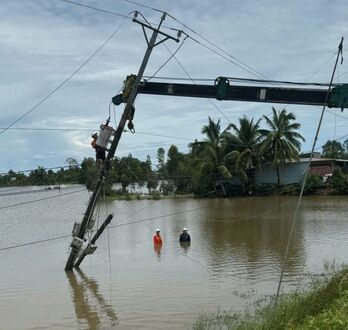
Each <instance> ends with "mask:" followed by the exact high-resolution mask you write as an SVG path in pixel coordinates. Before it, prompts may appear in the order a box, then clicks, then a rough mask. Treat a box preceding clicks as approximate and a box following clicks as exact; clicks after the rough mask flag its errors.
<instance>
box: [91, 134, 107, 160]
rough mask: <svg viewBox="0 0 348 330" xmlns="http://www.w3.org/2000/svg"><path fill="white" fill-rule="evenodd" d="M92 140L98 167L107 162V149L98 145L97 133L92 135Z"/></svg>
mask: <svg viewBox="0 0 348 330" xmlns="http://www.w3.org/2000/svg"><path fill="white" fill-rule="evenodd" d="M92 138H93V140H92V142H91V146H92V148H93V149H95V160H96V162H97V165H100V163H102V162H103V161H104V160H105V149H104V148H103V147H100V146H98V145H97V139H98V134H97V133H94V134H93V135H92Z"/></svg>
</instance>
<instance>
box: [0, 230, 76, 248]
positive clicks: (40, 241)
mask: <svg viewBox="0 0 348 330" xmlns="http://www.w3.org/2000/svg"><path fill="white" fill-rule="evenodd" d="M70 236H71V234H70V235H63V236H58V237H52V238H47V239H42V240H39V241H34V242H28V243H23V244H16V245H11V246H7V247H3V248H0V251H5V250H11V249H16V248H19V247H23V246H28V245H34V244H39V243H43V242H50V241H56V240H58V239H62V238H67V237H70Z"/></svg>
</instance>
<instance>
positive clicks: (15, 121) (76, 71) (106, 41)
mask: <svg viewBox="0 0 348 330" xmlns="http://www.w3.org/2000/svg"><path fill="white" fill-rule="evenodd" d="M62 1H68V0H62ZM69 2H70V1H69ZM124 22H125V18H124V19H123V20H122V21H121V23H120V24H119V26H118V27H117V28H116V30H114V32H112V34H111V35H110V36H109V37H108V38H107V39H106V40H105V41H104V42H103V43H102V44H101V45H100V46H99V47H98V48H97V50H95V51H94V52H93V53H92V54H91V55H90V56H89V57H88V58H87V59H86V60H85V61H84V62H83V63H82V64H81V65H80V66H79V67H78V68H77V69H76V70H75V71H74V72H72V73H71V74H70V75H69V76H68V77H67V78H66V79H64V80H63V81H62V82H61V83H60V84H58V86H56V87H55V88H54V89H53V90H52V91H51V92H49V93H48V94H47V95H46V96H45V97H44V98H42V99H41V100H40V101H39V102H38V103H36V104H35V105H34V106H33V107H32V108H30V109H29V110H28V111H26V112H25V113H24V114H23V115H21V116H20V117H18V118H17V119H16V120H14V121H13V122H12V123H11V124H9V125H8V126H7V127H6V128H4V129H3V130H2V131H1V132H0V135H1V134H3V133H4V132H6V131H7V130H8V129H9V128H11V127H12V126H13V125H15V124H16V123H17V122H19V121H20V120H21V119H23V118H24V117H26V116H27V115H29V114H30V113H31V112H33V111H34V110H35V109H37V108H38V107H39V106H40V105H41V104H42V103H44V102H45V101H46V100H47V99H48V98H50V97H51V96H52V95H53V94H54V93H55V92H57V91H58V90H59V89H60V88H61V87H63V86H64V85H65V84H66V83H67V82H68V81H69V80H71V79H72V78H73V77H74V76H75V75H76V74H77V73H78V72H79V71H80V70H81V69H82V68H83V67H84V66H85V65H87V64H88V63H89V62H90V61H91V60H92V59H93V58H94V57H95V56H96V55H97V54H98V53H99V52H100V51H101V50H102V49H103V48H104V47H105V46H106V44H107V43H108V42H109V41H110V40H111V39H112V38H113V37H114V36H115V34H116V33H117V32H118V31H119V30H120V29H121V27H122V25H123V23H124Z"/></svg>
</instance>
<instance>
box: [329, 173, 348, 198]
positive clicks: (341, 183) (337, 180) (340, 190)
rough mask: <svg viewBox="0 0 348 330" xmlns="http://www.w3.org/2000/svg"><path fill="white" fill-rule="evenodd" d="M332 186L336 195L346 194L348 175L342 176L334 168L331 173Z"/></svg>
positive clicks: (347, 192) (347, 190)
mask: <svg viewBox="0 0 348 330" xmlns="http://www.w3.org/2000/svg"><path fill="white" fill-rule="evenodd" d="M332 186H333V187H334V188H335V192H336V193H337V194H340V195H346V194H348V175H346V174H343V172H342V170H341V168H339V167H336V168H335V169H334V171H333V173H332Z"/></svg>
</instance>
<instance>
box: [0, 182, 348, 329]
mask: <svg viewBox="0 0 348 330" xmlns="http://www.w3.org/2000/svg"><path fill="white" fill-rule="evenodd" d="M27 189H28V188H26V189H25V190H27ZM40 189H42V188H40V187H37V188H30V190H31V191H33V192H32V193H29V194H28V193H25V194H21V191H22V190H23V189H17V190H16V188H8V189H1V190H0V208H1V213H0V223H1V225H2V230H1V232H2V234H3V235H2V240H1V243H0V249H1V250H0V254H1V260H2V264H1V273H0V291H1V292H0V294H1V299H0V328H1V329H111V328H116V329H186V328H189V327H190V325H191V324H192V323H193V322H194V320H195V319H196V318H197V317H198V316H199V314H200V313H202V312H214V311H216V310H217V308H219V309H220V310H233V311H240V310H243V309H244V308H246V307H250V306H252V303H253V302H255V301H256V300H257V299H259V298H262V297H265V296H269V295H273V294H275V292H276V288H277V284H278V280H279V275H280V269H281V266H282V259H283V255H284V252H285V248H286V243H287V237H288V234H289V231H290V228H291V221H292V216H293V212H294V208H295V204H296V198H294V197H250V198H233V199H187V198H185V199H184V198H178V199H163V200H158V201H153V200H143V201H113V202H108V203H101V204H100V206H98V207H97V213H98V217H97V220H98V219H99V225H100V223H101V222H102V221H103V220H104V219H105V218H106V216H107V214H108V213H111V212H112V213H113V214H114V218H113V220H112V222H111V224H110V229H109V230H108V231H106V232H104V234H103V236H102V237H101V238H100V240H99V241H98V244H97V245H98V249H97V251H96V252H95V254H94V255H92V256H88V257H87V258H86V259H85V260H84V262H83V263H82V264H81V271H74V272H70V273H66V272H65V271H64V266H65V262H66V260H67V258H68V255H69V244H70V242H71V236H69V235H70V233H71V229H72V226H73V223H74V222H75V221H78V222H79V221H81V220H82V216H83V213H84V211H85V207H86V203H87V201H88V197H89V195H88V193H87V191H86V190H84V189H83V187H81V186H74V187H70V188H66V189H61V190H60V191H58V190H41V191H40ZM57 196H58V197H57ZM33 200H36V202H34V203H32V201H33ZM347 201H348V198H347V197H339V196H315V197H305V198H304V200H303V205H302V208H301V211H300V214H299V218H298V221H297V224H296V227H295V232H294V238H293V241H292V244H291V248H290V251H289V258H288V262H287V266H286V272H285V276H284V286H283V292H289V291H290V290H294V289H296V288H297V287H299V286H301V285H304V283H305V282H306V280H307V279H308V276H306V274H308V273H315V274H319V273H321V272H323V268H324V261H329V262H333V261H335V262H336V263H342V262H347V260H348V250H347V244H348V242H347V237H348V221H347V211H348V203H347ZM183 227H187V228H188V231H189V233H190V234H191V238H192V243H191V246H190V247H186V248H183V247H181V246H180V244H179V242H178V237H179V234H180V233H181V230H182V228H183ZM156 228H160V229H161V234H162V237H163V240H164V243H163V246H162V249H154V246H153V244H152V235H153V233H154V231H155V229H156ZM45 239H52V240H49V241H46V242H39V241H41V240H45ZM29 242H32V243H35V242H38V243H36V244H31V245H24V246H20V245H22V244H24V243H29ZM11 246H13V248H10V249H4V248H6V247H11Z"/></svg>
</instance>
